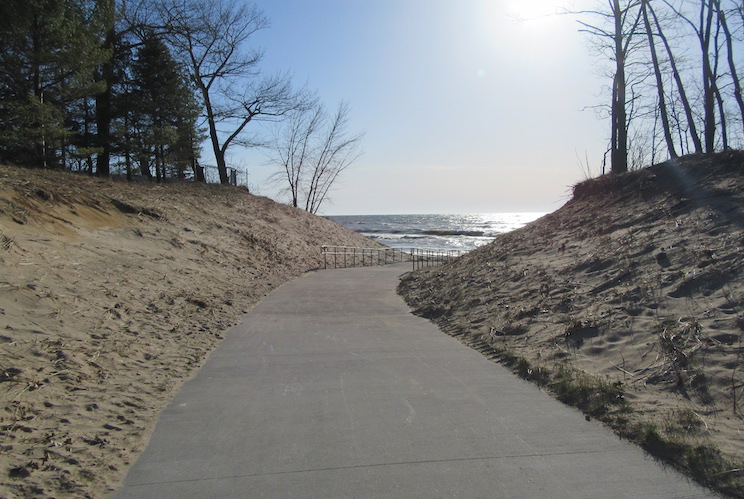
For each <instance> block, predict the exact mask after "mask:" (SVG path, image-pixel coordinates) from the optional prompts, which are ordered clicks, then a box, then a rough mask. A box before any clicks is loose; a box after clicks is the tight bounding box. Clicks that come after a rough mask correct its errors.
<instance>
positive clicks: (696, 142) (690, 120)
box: [647, 3, 703, 153]
mask: <svg viewBox="0 0 744 499" xmlns="http://www.w3.org/2000/svg"><path fill="white" fill-rule="evenodd" d="M647 7H648V11H649V12H650V13H651V17H653V18H654V24H655V25H656V32H657V34H658V36H659V38H660V39H661V41H662V42H663V43H664V49H665V50H666V53H667V57H668V58H669V64H670V65H671V67H672V76H673V77H674V82H675V83H676V84H677V92H678V93H679V99H680V102H681V103H682V108H683V109H684V111H685V117H686V118H687V126H689V127H690V138H691V139H692V144H693V147H694V148H695V152H696V153H701V152H703V145H702V143H701V142H700V135H699V134H698V131H697V125H695V118H694V116H693V114H692V106H690V101H689V100H688V99H687V92H685V87H684V84H683V83H682V77H681V76H680V74H679V69H678V68H677V62H676V60H675V59H674V54H673V53H672V47H671V46H670V45H669V40H667V37H666V36H665V35H664V32H663V31H662V30H661V24H660V23H659V18H658V17H657V16H656V11H654V8H653V7H652V6H651V4H650V3H648V5H647Z"/></svg>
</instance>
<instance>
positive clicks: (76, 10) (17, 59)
mask: <svg viewBox="0 0 744 499" xmlns="http://www.w3.org/2000/svg"><path fill="white" fill-rule="evenodd" d="M87 17H88V10H87V8H86V5H85V2H84V0H5V1H4V2H2V3H0V46H2V47H3V50H2V51H0V101H1V102H2V104H0V132H1V133H0V159H2V160H4V161H7V162H12V163H17V164H23V165H28V166H40V167H53V166H59V165H61V164H62V163H63V160H64V152H65V146H66V144H67V143H68V142H69V139H70V137H71V135H72V133H73V132H72V131H71V130H70V128H69V126H68V125H69V122H70V113H71V109H72V108H73V104H74V103H75V102H77V101H79V100H80V99H82V98H84V97H85V96H87V95H92V94H93V93H95V92H96V91H97V87H96V84H95V83H94V82H93V81H92V78H91V77H90V75H91V74H92V71H91V68H92V67H94V66H95V65H96V64H98V63H99V61H100V60H102V59H103V58H105V53H104V52H102V51H101V50H100V49H99V48H98V47H97V44H96V42H95V39H94V37H93V36H92V33H91V31H90V29H89V26H90V23H89V22H88V19H87Z"/></svg>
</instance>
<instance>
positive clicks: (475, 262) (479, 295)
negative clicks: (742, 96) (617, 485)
mask: <svg viewBox="0 0 744 499" xmlns="http://www.w3.org/2000/svg"><path fill="white" fill-rule="evenodd" d="M743 228H744V153H741V152H728V153H724V154H721V155H717V156H715V157H712V158H711V157H704V156H702V157H687V158H683V159H681V160H679V161H676V162H674V163H667V164H663V165H658V166H655V167H653V168H651V169H647V170H643V171H640V172H633V173H630V174H627V175H623V176H619V177H617V176H614V177H613V176H606V177H601V178H598V179H595V180H591V181H587V182H585V183H583V184H580V185H578V186H576V188H575V191H574V196H573V199H571V200H570V201H569V202H568V203H567V204H566V205H565V206H563V207H562V208H561V209H559V210H558V211H556V212H554V213H552V214H550V215H547V216H545V217H543V218H541V219H539V220H537V221H535V222H533V223H532V224H529V225H528V226H526V227H525V228H523V229H521V230H517V231H514V232H512V233H509V234H506V235H504V236H501V237H499V238H497V239H496V241H495V242H493V243H492V244H489V245H488V246H485V247H482V248H479V249H478V250H476V251H474V252H472V253H470V254H468V255H466V256H465V257H463V258H461V259H459V260H457V261H455V262H454V263H452V264H449V265H446V266H443V267H440V268H435V269H430V270H427V271H425V272H420V273H416V274H414V275H412V276H410V277H409V278H408V279H405V280H404V282H403V283H402V285H401V288H400V290H401V292H402V293H403V294H404V295H405V297H406V299H407V300H408V302H409V304H410V305H411V306H412V307H413V308H414V309H415V310H416V312H417V313H419V314H420V315H423V316H425V317H429V318H431V319H432V320H434V321H435V322H437V323H438V324H439V325H440V327H441V328H442V329H443V330H445V331H447V332H449V333H450V334H453V335H455V336H458V337H460V338H461V339H462V340H463V341H465V342H468V343H469V344H471V345H473V346H475V347H477V348H480V349H481V350H482V351H483V352H484V353H485V354H487V355H491V356H493V357H494V358H495V359H498V360H501V361H503V362H507V363H509V364H510V365H512V366H514V368H515V369H516V370H517V371H519V372H520V373H521V374H522V375H523V376H525V377H527V378H530V379H533V380H535V381H536V382H538V383H540V384H541V385H543V386H546V388H548V389H551V390H552V391H553V392H554V393H556V394H557V395H558V396H559V397H562V398H565V399H571V400H570V401H571V402H573V403H577V405H579V406H581V407H582V408H583V410H584V411H585V412H586V413H587V417H597V418H599V419H603V420H605V421H607V422H608V423H609V424H611V425H613V426H615V427H616V428H617V429H618V431H619V432H620V433H622V434H624V435H625V436H627V437H629V438H632V439H634V440H636V441H639V442H640V443H641V444H642V445H644V446H646V447H647V448H648V449H649V450H651V451H653V452H655V453H656V454H657V455H662V456H663V457H666V458H668V459H670V460H671V461H673V462H675V463H676V464H677V465H678V466H681V467H683V468H686V469H687V471H688V472H689V473H691V474H693V475H694V476H695V477H696V478H698V479H699V480H701V481H702V482H704V483H711V482H715V483H717V484H718V485H719V486H720V487H721V488H722V490H724V491H727V492H729V493H733V494H734V495H739V494H741V493H742V492H741V491H742V487H743V486H744V479H743V478H742V474H744V472H743V471H742V468H744V466H743V464H744V437H743V436H742V435H743V432H744V420H743V419H742V414H744V350H743V349H742V346H743V345H742V340H743V338H742V331H743V330H744V276H743V275H742V268H744V252H743V251H742V250H743V249H744V231H743V230H742V229H743ZM569 378H571V379H573V382H574V384H582V383H583V384H586V385H587V386H590V385H591V386H597V385H598V386H600V388H601V387H605V388H607V390H606V391H607V392H608V393H611V394H614V396H615V397H616V398H617V400H616V401H609V402H607V401H605V402H601V403H600V402H598V400H599V399H598V397H599V394H598V393H599V392H600V391H601V390H599V389H596V388H587V390H588V393H585V394H583V395H576V394H573V392H571V393H568V392H566V391H565V390H566V389H567V380H568V379H569ZM589 380H593V381H591V383H590V382H589ZM582 397H584V398H585V399H586V400H582ZM593 397H594V399H592V398H593ZM615 402H617V403H615ZM715 449H719V450H720V452H721V453H722V454H720V455H719V454H718V450H715ZM719 458H722V459H719ZM727 461H728V462H727Z"/></svg>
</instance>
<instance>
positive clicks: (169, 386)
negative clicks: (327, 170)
mask: <svg viewBox="0 0 744 499" xmlns="http://www.w3.org/2000/svg"><path fill="white" fill-rule="evenodd" d="M321 244H338V245H348V246H369V245H370V244H373V243H371V242H370V241H369V240H368V239H366V238H364V237H362V236H360V235H359V234H356V233H354V232H352V231H349V230H347V229H344V228H343V227H340V226H339V225H337V224H335V223H333V222H330V221H328V220H326V219H324V218H320V217H315V216H312V215H309V214H307V213H305V212H302V211H299V210H295V209H292V208H289V207H287V206H284V205H279V204H276V203H274V202H272V201H271V200H269V199H266V198H261V197H256V196H251V195H248V194H247V192H246V191H245V189H240V188H224V187H221V186H213V185H212V186H209V185H207V186H205V185H193V184H180V185H167V186H158V185H150V184H126V183H120V182H116V183H114V182H110V181H104V180H98V179H94V178H87V177H81V176H74V175H66V174H59V173H55V172H40V171H29V170H22V169H16V168H10V167H0V407H2V409H1V410H0V449H1V450H2V452H0V497H37V496H38V497H49V496H56V497H61V496H69V497H100V496H102V495H104V494H105V493H106V492H107V491H109V490H111V487H114V486H115V485H116V484H117V483H118V482H119V480H121V479H122V478H123V474H124V473H125V472H126V469H127V464H128V463H129V462H130V461H132V459H134V457H136V454H137V453H138V452H139V451H140V450H141V449H142V448H143V446H144V445H145V443H146V437H147V435H148V432H149V431H151V429H152V428H153V424H154V423H155V421H156V418H157V416H158V414H159V411H160V410H161V409H162V408H163V407H164V405H165V404H166V403H167V402H168V400H169V399H170V398H171V396H172V394H173V392H174V390H175V389H176V388H177V387H178V386H179V385H180V384H181V383H182V382H183V381H184V380H185V379H187V378H188V377H189V376H191V375H193V373H194V372H195V370H196V369H197V368H198V367H199V365H200V364H201V363H202V361H203V360H204V358H205V356H206V354H207V353H208V352H209V351H211V350H212V349H214V348H215V347H216V346H217V345H218V343H219V340H220V339H221V338H222V334H223V333H224V331H225V330H226V328H228V326H230V325H231V324H233V323H235V322H236V320H237V319H238V318H239V317H240V316H241V315H242V314H244V313H245V312H246V311H248V310H249V309H250V307H251V306H252V305H253V304H255V303H256V302H257V301H259V300H260V299H261V298H262V297H263V296H265V295H266V294H267V293H268V292H269V291H271V290H272V289H273V288H275V287H276V286H278V285H280V284H281V283H283V282H285V281H287V280H288V279H291V278H293V277H295V276H297V275H299V274H301V273H303V272H305V271H308V270H311V269H314V268H318V267H320V266H321V265H322V261H321V259H320V250H319V248H320V245H321Z"/></svg>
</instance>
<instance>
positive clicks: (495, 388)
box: [117, 265, 711, 499]
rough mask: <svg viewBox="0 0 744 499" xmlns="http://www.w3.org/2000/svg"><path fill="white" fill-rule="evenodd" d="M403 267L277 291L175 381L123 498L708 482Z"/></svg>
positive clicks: (629, 488)
mask: <svg viewBox="0 0 744 499" xmlns="http://www.w3.org/2000/svg"><path fill="white" fill-rule="evenodd" d="M407 270H408V268H407V267H404V266H402V265H394V266H388V267H374V268H364V269H348V270H327V271H321V272H316V273H311V274H308V275H306V276H305V277H302V278H300V279H297V280H295V281H293V282H290V283H288V284H286V285H284V286H282V287H281V288H279V289H277V290H276V291H275V292H274V293H272V294H271V295H270V296H269V297H268V298H266V299H265V300H264V301H263V302H262V303H260V304H259V305H258V306H257V307H256V308H255V309H254V310H253V312H251V313H250V314H248V315H247V316H246V318H245V319H244V321H243V322H242V323H241V324H240V325H238V326H236V327H234V328H233V329H232V330H231V331H230V332H229V333H228V335H227V338H226V339H225V341H224V342H223V344H222V345H221V346H220V348H219V349H218V350H216V351H215V352H214V353H213V354H212V355H211V356H210V358H209V359H208V361H207V362H206V364H205V365H204V366H203V368H202V369H201V371H200V372H199V374H198V375H197V376H196V377H195V378H194V379H192V380H190V381H189V382H187V383H186V384H185V385H184V386H183V388H182V390H181V391H180V392H179V393H178V394H177V395H176V397H175V399H174V400H173V402H172V404H171V405H170V406H169V407H168V408H167V409H166V410H165V411H164V412H163V414H162V416H161V418H160V422H159V423H158V426H157V428H156V430H155V432H154V434H153V436H152V439H151V441H150V444H149V446H148V447H147V449H146V450H145V452H144V453H143V454H142V455H141V456H140V458H139V460H138V461H137V462H136V464H135V465H134V466H133V467H132V468H131V470H130V471H129V474H128V476H127V478H126V481H125V483H124V487H123V488H122V489H121V490H120V491H119V492H118V493H117V497H119V498H129V497H136V498H148V497H152V498H158V499H166V498H200V499H202V498H209V497H281V498H285V497H318V498H329V497H344V498H347V497H401V498H413V497H422V498H435V497H466V498H473V497H488V498H496V497H546V498H547V497H550V498H561V497H565V498H581V497H586V498H595V497H605V498H617V497H628V498H639V497H644V498H645V497H669V498H672V497H674V498H681V497H707V496H711V494H710V493H709V492H707V491H706V490H705V489H701V488H698V487H697V486H695V485H693V484H691V483H690V482H689V481H688V480H687V479H685V478H684V477H682V476H681V475H678V474H677V473H675V472H673V471H672V470H669V469H666V468H663V467H662V466H660V465H658V464H657V463H656V462H655V461H654V460H653V459H651V458H650V457H648V456H646V455H645V454H644V453H643V452H642V451H641V450H639V449H638V448H636V447H634V446H631V445H629V444H627V443H624V442H622V441H621V440H619V439H618V438H616V437H615V436H614V435H613V434H611V433H610V432H609V431H607V430H606V429H604V428H603V427H601V426H600V425H598V424H596V423H594V422H587V421H586V420H585V419H584V417H583V416H582V415H581V414H580V413H578V412H576V411H574V410H572V409H570V408H567V407H565V406H563V405H561V404H560V403H558V402H556V401H554V400H553V399H551V398H550V397H549V396H548V395H546V394H544V393H542V392H540V391H539V390H538V389H537V388H536V387H535V386H533V385H531V384H529V383H527V382H524V381H522V380H520V379H518V378H517V377H515V376H514V375H512V374H511V373H510V372H508V371H507V370H506V369H504V368H502V367H500V366H498V365H496V364H494V363H492V362H490V361H488V360H487V359H485V358H484V357H482V356H481V355H480V354H479V353H477V352H475V351H473V350H470V349H468V348H466V347H464V346H462V345H461V344H460V343H459V342H458V341H456V340H455V339H453V338H451V337H449V336H447V335H445V334H443V333H441V332H439V331H438V329H437V328H436V327H435V326H434V325H432V324H431V323H430V322H428V321H426V320H424V319H421V318H418V317H415V316H413V315H411V314H409V312H408V309H407V307H406V305H405V304H404V302H403V301H402V300H401V299H400V298H399V297H398V296H397V295H396V294H395V286H396V283H397V280H398V277H399V276H400V275H401V274H402V273H403V272H405V271H407Z"/></svg>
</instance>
